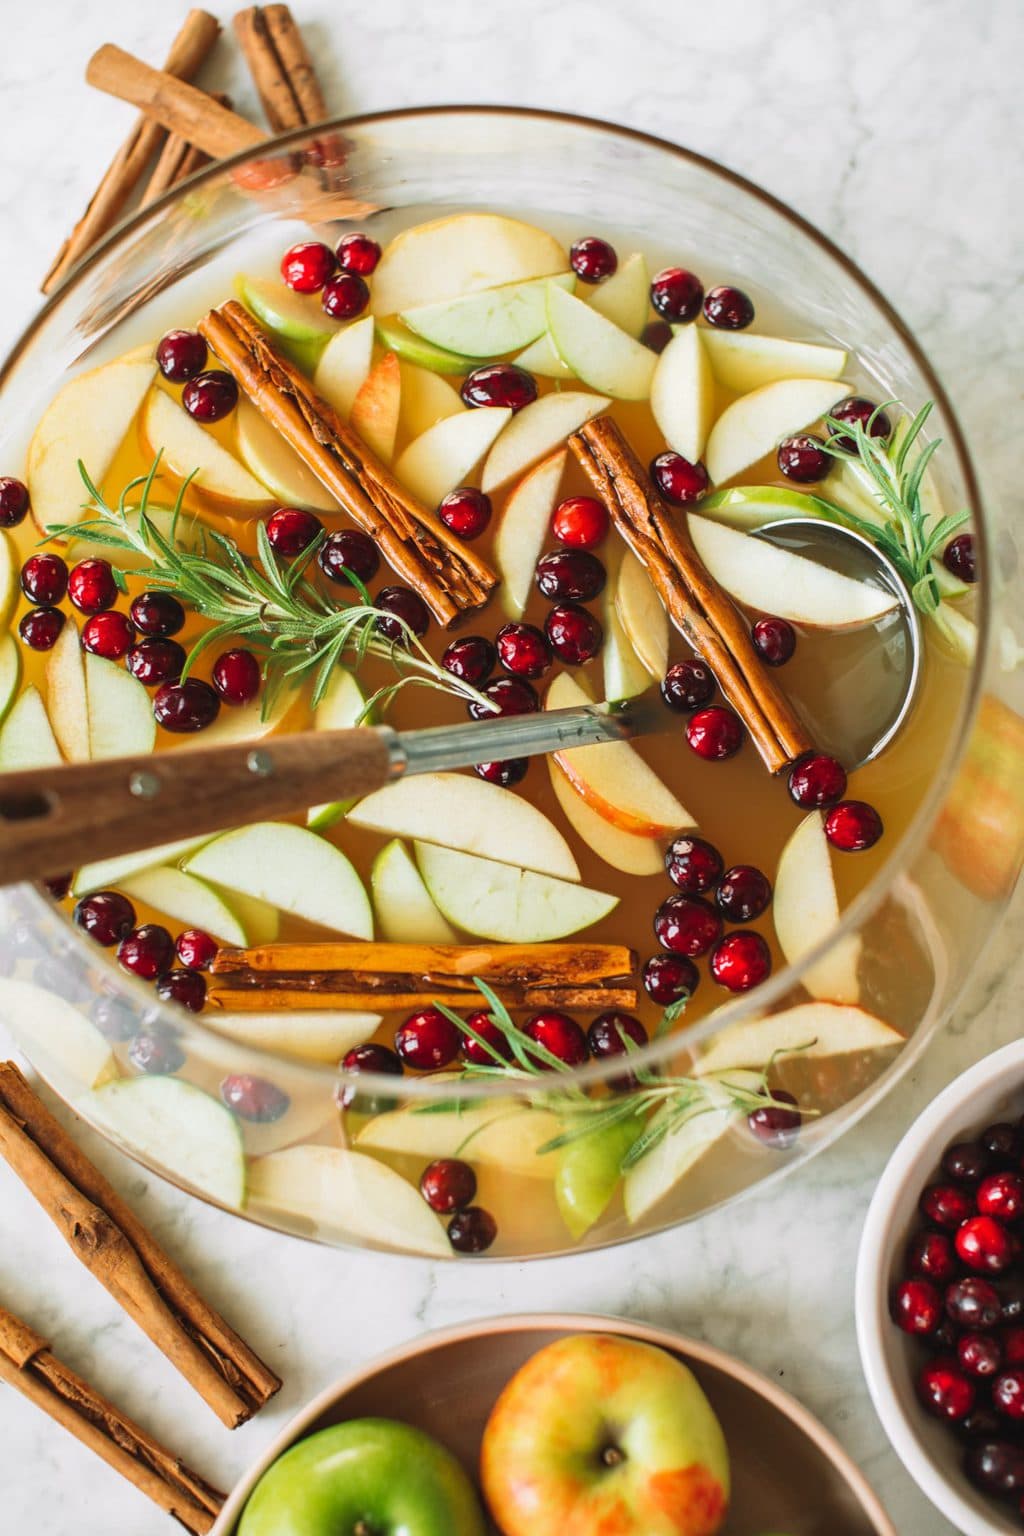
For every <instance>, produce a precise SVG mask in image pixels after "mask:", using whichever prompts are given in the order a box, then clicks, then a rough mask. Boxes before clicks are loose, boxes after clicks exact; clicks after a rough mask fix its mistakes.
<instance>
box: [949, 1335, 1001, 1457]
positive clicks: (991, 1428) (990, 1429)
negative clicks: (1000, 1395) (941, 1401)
mask: <svg viewBox="0 0 1024 1536" xmlns="http://www.w3.org/2000/svg"><path fill="white" fill-rule="evenodd" d="M937 1337H938V1335H936V1338H937ZM932 1342H934V1340H933V1341H932ZM952 1348H953V1345H952V1344H949V1345H943V1352H944V1353H948V1352H949V1350H950V1349H952ZM1005 1426H1006V1421H1005V1420H1003V1419H1000V1418H999V1417H998V1415H997V1414H994V1413H993V1412H992V1410H991V1408H985V1407H981V1408H972V1410H971V1412H970V1413H969V1414H968V1415H967V1417H966V1418H965V1419H961V1420H960V1422H959V1424H954V1425H953V1428H954V1430H955V1431H956V1433H957V1434H958V1435H959V1436H960V1438H961V1439H962V1440H966V1441H967V1443H968V1445H971V1446H973V1445H975V1444H976V1442H978V1441H979V1440H998V1438H999V1436H1000V1435H1001V1434H1002V1433H1003V1431H1004V1429H1005Z"/></svg>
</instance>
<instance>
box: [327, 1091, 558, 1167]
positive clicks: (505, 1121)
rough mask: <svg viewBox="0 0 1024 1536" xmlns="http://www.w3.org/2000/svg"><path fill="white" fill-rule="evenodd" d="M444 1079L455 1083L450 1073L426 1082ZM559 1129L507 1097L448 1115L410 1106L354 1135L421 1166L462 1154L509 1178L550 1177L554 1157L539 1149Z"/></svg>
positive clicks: (543, 1113)
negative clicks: (417, 1159) (419, 1161)
mask: <svg viewBox="0 0 1024 1536" xmlns="http://www.w3.org/2000/svg"><path fill="white" fill-rule="evenodd" d="M449 1079H450V1080H451V1081H453V1082H458V1081H459V1078H458V1075H457V1074H452V1073H435V1075H434V1077H433V1079H432V1081H433V1082H435V1083H440V1082H444V1081H447V1080H449ZM564 1128H565V1127H564V1125H563V1124H562V1122H561V1121H560V1120H559V1119H558V1117H557V1116H556V1115H554V1114H552V1113H551V1112H550V1111H549V1110H546V1109H533V1108H531V1107H530V1106H529V1105H527V1104H523V1103H521V1102H519V1101H518V1100H516V1099H513V1098H507V1099H506V1098H501V1099H490V1100H487V1101H486V1102H481V1101H480V1100H477V1101H476V1102H475V1103H474V1102H466V1103H463V1104H461V1105H460V1106H459V1107H458V1108H454V1107H453V1109H452V1112H451V1113H450V1114H445V1113H444V1112H443V1111H442V1112H438V1113H437V1114H428V1115H425V1114H424V1113H423V1110H422V1108H419V1107H418V1106H417V1105H416V1104H410V1105H409V1106H408V1107H406V1108H404V1109H396V1110H391V1111H388V1112H386V1113H384V1114H382V1115H375V1116H374V1117H373V1119H372V1120H370V1121H369V1122H368V1123H367V1124H366V1125H364V1126H363V1128H362V1130H361V1131H360V1132H359V1134H358V1136H357V1137H356V1146H357V1147H367V1148H372V1149H373V1150H374V1151H375V1152H393V1153H401V1154H403V1155H406V1156H413V1157H420V1158H423V1159H424V1160H425V1161H426V1162H431V1161H433V1159H434V1158H438V1157H461V1156H463V1155H465V1156H467V1157H472V1159H473V1161H474V1162H480V1163H490V1164H493V1165H494V1166H495V1167H498V1168H501V1169H502V1170H503V1172H505V1173H507V1174H508V1175H509V1176H511V1177H521V1178H522V1177H525V1178H528V1179H529V1178H539V1179H552V1178H554V1176H555V1173H556V1171H557V1166H558V1159H557V1156H556V1155H555V1154H546V1153H541V1151H540V1150H539V1149H540V1148H541V1147H543V1146H544V1145H545V1143H547V1142H549V1141H551V1140H553V1139H554V1137H556V1136H557V1135H559V1133H560V1132H561V1131H562V1130H564Z"/></svg>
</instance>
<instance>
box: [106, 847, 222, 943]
mask: <svg viewBox="0 0 1024 1536" xmlns="http://www.w3.org/2000/svg"><path fill="white" fill-rule="evenodd" d="M119 888H120V890H121V891H122V892H123V893H124V895H125V896H130V897H131V899H132V901H137V902H141V903H142V904H143V905H144V906H147V907H153V908H154V909H155V910H156V911H157V912H162V913H163V915H164V916H165V917H170V918H173V920H174V921H175V922H176V923H182V924H183V925H184V926H185V927H186V928H202V929H204V930H205V931H206V932H207V933H209V934H211V935H212V936H213V938H215V939H218V940H219V941H220V943H222V944H229V945H231V946H232V947H234V948H235V949H245V947H246V946H247V945H248V944H249V943H250V942H251V940H250V938H249V935H248V934H247V933H246V931H245V928H244V927H243V925H242V923H241V922H240V920H239V918H238V915H237V913H235V912H233V911H232V910H231V908H230V907H229V905H228V903H227V902H226V901H225V900H224V898H223V897H222V896H219V895H218V894H217V892H216V891H215V890H214V889H213V887H212V886H210V885H207V884H206V882H205V880H197V879H196V877H195V875H186V874H185V872H184V870H181V869H170V868H168V867H160V866H159V865H158V866H157V868H156V869H141V870H139V872H138V873H137V874H134V875H129V876H128V878H127V879H124V878H122V880H121V882H120V887H119Z"/></svg>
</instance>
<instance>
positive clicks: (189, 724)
mask: <svg viewBox="0 0 1024 1536" xmlns="http://www.w3.org/2000/svg"><path fill="white" fill-rule="evenodd" d="M153 714H154V715H155V716H156V723H157V725H162V726H163V728H164V730H165V731H173V732H174V733H175V735H186V734H189V733H191V732H193V731H205V730H206V728H207V726H210V725H212V724H213V722H214V721H215V720H216V718H217V716H218V715H219V714H220V698H219V697H218V695H217V694H216V693H215V692H214V690H213V689H212V688H211V687H210V685H209V683H204V682H202V681H201V680H200V679H199V678H198V677H188V678H186V679H185V681H184V682H183V683H164V685H163V687H162V688H160V689H158V691H157V693H156V696H155V697H154V699H153Z"/></svg>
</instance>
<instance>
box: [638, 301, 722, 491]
mask: <svg viewBox="0 0 1024 1536" xmlns="http://www.w3.org/2000/svg"><path fill="white" fill-rule="evenodd" d="M703 336H704V332H703V331H700V330H698V329H697V327H696V326H695V325H684V326H681V327H680V329H679V330H678V331H677V332H676V334H675V335H674V336H673V337H672V340H671V341H670V342H669V344H668V346H667V347H666V348H665V350H664V352H663V353H662V354H661V356H660V357H659V358H658V359H657V366H656V367H655V370H654V377H653V379H652V380H651V413H652V414H653V416H654V419H655V421H656V422H657V424H658V426H659V428H660V429H661V432H662V434H663V435H664V438H665V441H666V442H667V443H668V446H669V447H670V448H674V449H675V451H676V453H681V454H682V456H683V458H684V459H689V460H690V463H691V464H696V463H697V461H698V460H699V459H701V458H703V456H704V445H705V444H706V442H707V438H708V433H709V431H710V430H711V422H712V420H713V419H714V411H715V381H714V379H713V377H712V375H711V364H710V363H709V362H708V357H707V352H706V351H705V349H704V341H703Z"/></svg>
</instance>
